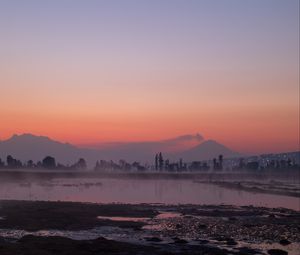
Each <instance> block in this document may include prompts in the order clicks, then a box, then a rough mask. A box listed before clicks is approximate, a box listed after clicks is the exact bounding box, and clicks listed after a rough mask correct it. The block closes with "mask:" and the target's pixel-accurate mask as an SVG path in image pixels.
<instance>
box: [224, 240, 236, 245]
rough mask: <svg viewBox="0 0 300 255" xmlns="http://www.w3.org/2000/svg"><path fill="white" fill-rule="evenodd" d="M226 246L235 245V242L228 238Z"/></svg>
mask: <svg viewBox="0 0 300 255" xmlns="http://www.w3.org/2000/svg"><path fill="white" fill-rule="evenodd" d="M226 244H227V245H237V242H236V241H234V239H232V238H228V239H227V240H226Z"/></svg>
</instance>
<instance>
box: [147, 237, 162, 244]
mask: <svg viewBox="0 0 300 255" xmlns="http://www.w3.org/2000/svg"><path fill="white" fill-rule="evenodd" d="M145 240H147V241H148V242H155V243H159V242H161V241H162V240H161V239H160V238H158V237H155V236H154V237H146V238H145Z"/></svg>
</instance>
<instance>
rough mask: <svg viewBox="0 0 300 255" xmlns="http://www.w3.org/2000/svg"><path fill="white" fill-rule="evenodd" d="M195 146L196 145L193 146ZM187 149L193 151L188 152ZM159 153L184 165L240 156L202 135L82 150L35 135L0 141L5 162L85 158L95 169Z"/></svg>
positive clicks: (66, 161)
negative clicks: (102, 162)
mask: <svg viewBox="0 0 300 255" xmlns="http://www.w3.org/2000/svg"><path fill="white" fill-rule="evenodd" d="M194 144H197V145H196V146H194ZM187 145H190V147H191V146H192V148H189V149H187V148H186V146H187ZM180 146H182V147H180ZM179 148H181V150H180V149H179ZM158 151H161V152H163V153H165V154H166V156H168V157H170V158H171V159H174V160H178V159H179V158H183V159H184V160H185V161H192V160H203V159H212V158H214V157H217V156H218V155H219V154H223V155H224V157H234V156H239V155H240V154H239V153H236V152H234V151H232V150H230V149H228V148H227V147H225V146H224V145H222V144H219V143H217V142H216V141H213V140H207V141H205V140H204V138H203V137H202V136H201V135H199V134H196V135H184V136H179V137H175V138H172V139H166V140H162V141H151V142H131V143H130V142H129V143H109V144H103V145H102V146H101V145H100V144H99V145H97V147H95V146H94V147H93V148H81V147H78V146H75V145H72V144H69V143H62V142H58V141H54V140H52V139H50V138H48V137H45V136H35V135H32V134H23V135H13V136H12V137H11V138H9V139H7V140H4V141H0V158H2V160H5V159H6V157H7V155H12V156H13V157H15V158H17V159H20V160H21V161H23V162H25V161H27V160H29V159H32V160H33V161H35V162H37V161H40V160H42V159H43V158H44V157H45V156H52V157H55V158H56V160H57V162H60V163H62V164H72V163H74V162H75V161H77V160H78V159H79V158H85V159H86V161H87V162H88V165H89V167H93V166H94V164H95V162H96V161H97V160H100V159H104V160H119V159H125V160H127V161H129V162H133V161H140V162H143V163H145V162H148V163H150V164H152V163H153V158H154V154H155V153H156V152H158Z"/></svg>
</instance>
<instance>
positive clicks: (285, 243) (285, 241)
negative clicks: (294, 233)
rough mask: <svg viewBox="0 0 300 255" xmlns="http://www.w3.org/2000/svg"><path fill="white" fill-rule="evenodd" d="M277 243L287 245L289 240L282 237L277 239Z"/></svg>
mask: <svg viewBox="0 0 300 255" xmlns="http://www.w3.org/2000/svg"><path fill="white" fill-rule="evenodd" d="M279 243H280V244H281V245H289V244H290V243H291V242H290V241H289V240H287V239H282V240H280V241H279Z"/></svg>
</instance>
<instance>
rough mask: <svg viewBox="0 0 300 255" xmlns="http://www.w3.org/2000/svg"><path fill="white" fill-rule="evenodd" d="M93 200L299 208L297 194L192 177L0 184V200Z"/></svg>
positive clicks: (89, 179)
mask: <svg viewBox="0 0 300 255" xmlns="http://www.w3.org/2000/svg"><path fill="white" fill-rule="evenodd" d="M1 199H16V200H45V201H74V202H93V203H132V204H137V203H163V204H213V205H218V204H230V205H238V206H240V205H253V206H264V207H271V208H273V207H284V208H289V209H294V210H300V208H299V207H300V205H299V204H300V200H299V198H297V197H289V196H282V195H271V194H260V193H252V192H247V191H239V190H233V189H227V188H223V187H218V186H216V185H212V184H209V183H197V182H195V181H193V180H192V179H145V178H119V179H118V178H75V177H66V178H51V179H44V178H41V179H39V178H35V179H21V180H19V179H18V180H9V181H5V182H4V181H3V182H1V183H0V200H1Z"/></svg>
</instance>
